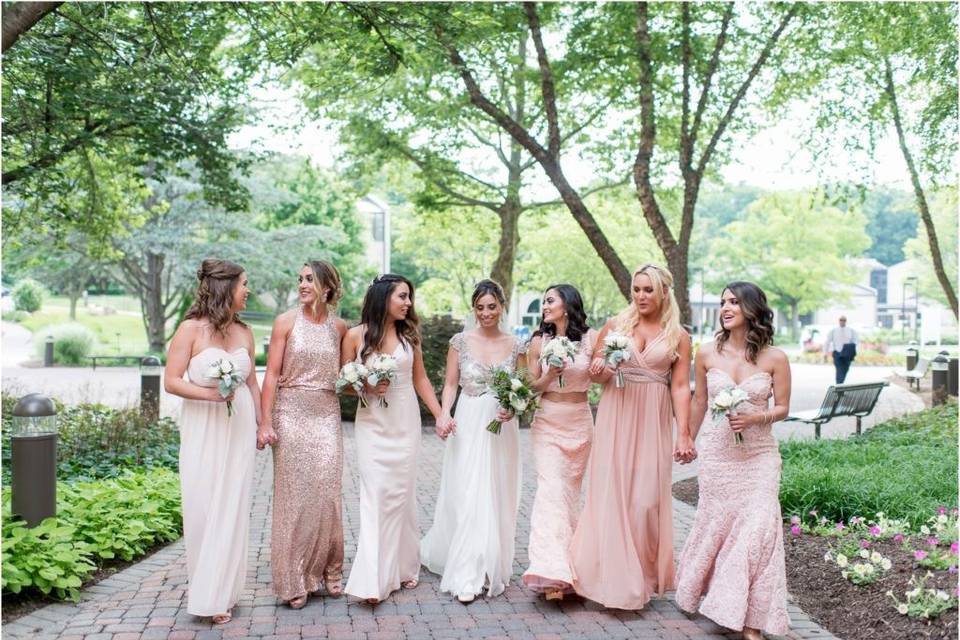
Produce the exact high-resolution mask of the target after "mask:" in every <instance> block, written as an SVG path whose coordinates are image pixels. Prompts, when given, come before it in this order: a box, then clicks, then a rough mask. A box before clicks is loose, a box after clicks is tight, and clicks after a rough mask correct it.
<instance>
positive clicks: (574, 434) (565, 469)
mask: <svg viewBox="0 0 960 640" xmlns="http://www.w3.org/2000/svg"><path fill="white" fill-rule="evenodd" d="M596 338H597V336H596V333H595V332H594V331H592V330H590V331H588V332H587V333H586V335H584V336H583V337H582V339H581V340H580V351H579V352H578V353H577V355H576V357H575V358H574V361H573V362H568V363H567V366H566V367H565V368H564V370H563V389H561V388H560V385H559V382H558V381H557V380H554V381H552V382H551V383H550V386H549V387H548V388H547V389H546V390H547V391H553V392H561V393H576V392H586V391H588V390H589V389H590V374H589V371H588V370H589V368H590V359H591V358H592V357H593V343H594V341H595V340H596ZM549 341H550V340H549V338H547V337H545V339H544V341H543V344H544V345H546V344H547V343H548V342H549ZM592 438H593V413H592V412H591V411H590V405H589V403H588V402H586V401H583V402H563V401H557V400H547V399H545V398H541V400H540V408H539V409H537V412H536V414H535V415H534V417H533V424H531V426H530V445H531V448H532V449H533V463H534V467H535V468H536V472H537V493H536V495H535V496H534V498H533V511H532V512H531V514H530V544H529V546H528V547H527V555H528V557H529V560H530V566H529V567H528V568H527V570H526V572H525V573H524V574H523V583H524V584H525V585H527V586H528V587H530V588H531V589H533V590H534V591H545V590H547V589H563V590H564V591H570V590H572V589H571V586H570V585H571V583H572V582H573V576H572V574H571V573H570V563H569V561H568V558H567V549H568V548H569V546H570V540H571V539H572V538H573V531H574V529H575V528H576V526H577V520H578V519H579V516H580V492H581V484H582V482H583V474H584V472H585V471H586V468H587V460H588V458H589V457H590V441H591V439H592Z"/></svg>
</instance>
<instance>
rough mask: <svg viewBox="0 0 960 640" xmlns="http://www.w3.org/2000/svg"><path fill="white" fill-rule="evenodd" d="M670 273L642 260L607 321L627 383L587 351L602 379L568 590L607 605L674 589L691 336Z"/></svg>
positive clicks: (636, 603)
mask: <svg viewBox="0 0 960 640" xmlns="http://www.w3.org/2000/svg"><path fill="white" fill-rule="evenodd" d="M672 287H673V276H672V275H671V274H670V272H669V271H667V270H666V269H665V268H663V267H659V266H657V265H652V264H647V265H644V266H642V267H640V268H639V269H637V270H636V271H635V272H634V274H633V283H632V293H631V298H632V302H631V304H630V306H628V307H627V308H626V309H625V310H624V311H622V312H621V313H620V314H619V315H618V316H616V317H615V318H612V319H610V320H608V321H607V323H606V325H604V327H603V330H602V331H601V332H600V336H599V338H598V340H597V347H595V350H594V353H595V354H598V353H599V349H600V347H601V346H602V344H603V339H604V337H606V335H607V334H608V333H609V332H610V331H614V330H616V331H617V332H619V333H622V334H624V335H627V336H630V337H631V338H632V340H633V351H634V353H633V357H632V358H631V359H630V360H628V361H626V362H624V363H622V364H621V369H622V371H623V377H624V379H625V381H626V386H625V387H624V388H622V389H618V388H616V386H615V385H614V384H612V383H611V382H610V380H611V378H612V376H613V374H614V370H613V369H612V368H611V367H609V366H607V365H606V363H605V362H604V360H603V358H602V357H600V356H599V355H595V356H594V359H593V362H592V363H591V365H590V373H591V375H593V376H594V379H595V380H596V381H598V382H603V383H605V385H604V389H603V396H602V397H601V399H600V406H599V408H598V411H597V427H596V430H595V437H594V442H593V451H592V453H591V456H590V463H589V470H588V474H589V477H590V481H589V484H588V489H587V496H586V501H585V504H584V509H583V513H582V514H581V516H580V521H579V523H578V524H577V529H576V531H575V532H574V534H573V541H572V542H571V544H570V564H571V569H572V572H573V587H574V589H576V591H577V593H579V594H580V595H583V596H585V597H587V598H589V599H591V600H594V601H596V602H599V603H600V604H602V605H604V606H607V607H611V608H615V609H640V608H642V607H643V606H644V605H646V604H647V602H648V601H649V600H650V598H651V597H652V595H653V594H654V593H656V594H658V595H659V596H661V597H662V596H663V594H664V592H665V591H668V590H670V589H673V588H674V570H673V521H672V520H673V513H672V503H671V500H672V498H671V495H670V477H671V453H672V452H671V450H672V442H671V441H672V437H673V422H674V420H676V423H677V434H678V435H677V453H678V454H682V455H683V457H684V459H687V458H689V457H691V456H692V455H693V442H692V440H691V439H690V433H689V431H690V429H689V422H688V418H689V412H690V381H689V379H688V377H689V375H690V373H689V372H690V336H689V335H687V333H686V332H685V331H684V330H683V327H681V326H680V313H679V310H678V309H677V302H676V299H675V298H674V295H673V288H672Z"/></svg>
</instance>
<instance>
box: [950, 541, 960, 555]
mask: <svg viewBox="0 0 960 640" xmlns="http://www.w3.org/2000/svg"><path fill="white" fill-rule="evenodd" d="M958 550H960V543H958V542H957V541H956V540H954V541H953V544H951V545H950V553H952V554H953V555H957V552H958Z"/></svg>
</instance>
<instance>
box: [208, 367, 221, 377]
mask: <svg viewBox="0 0 960 640" xmlns="http://www.w3.org/2000/svg"><path fill="white" fill-rule="evenodd" d="M207 377H208V378H219V377H220V365H218V364H212V365H210V366H209V367H208V368H207Z"/></svg>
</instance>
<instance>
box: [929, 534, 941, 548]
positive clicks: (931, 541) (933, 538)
mask: <svg viewBox="0 0 960 640" xmlns="http://www.w3.org/2000/svg"><path fill="white" fill-rule="evenodd" d="M927 544H928V545H930V546H931V547H935V546H937V545H938V544H940V541H939V540H937V536H930V537H929V538H927Z"/></svg>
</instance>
